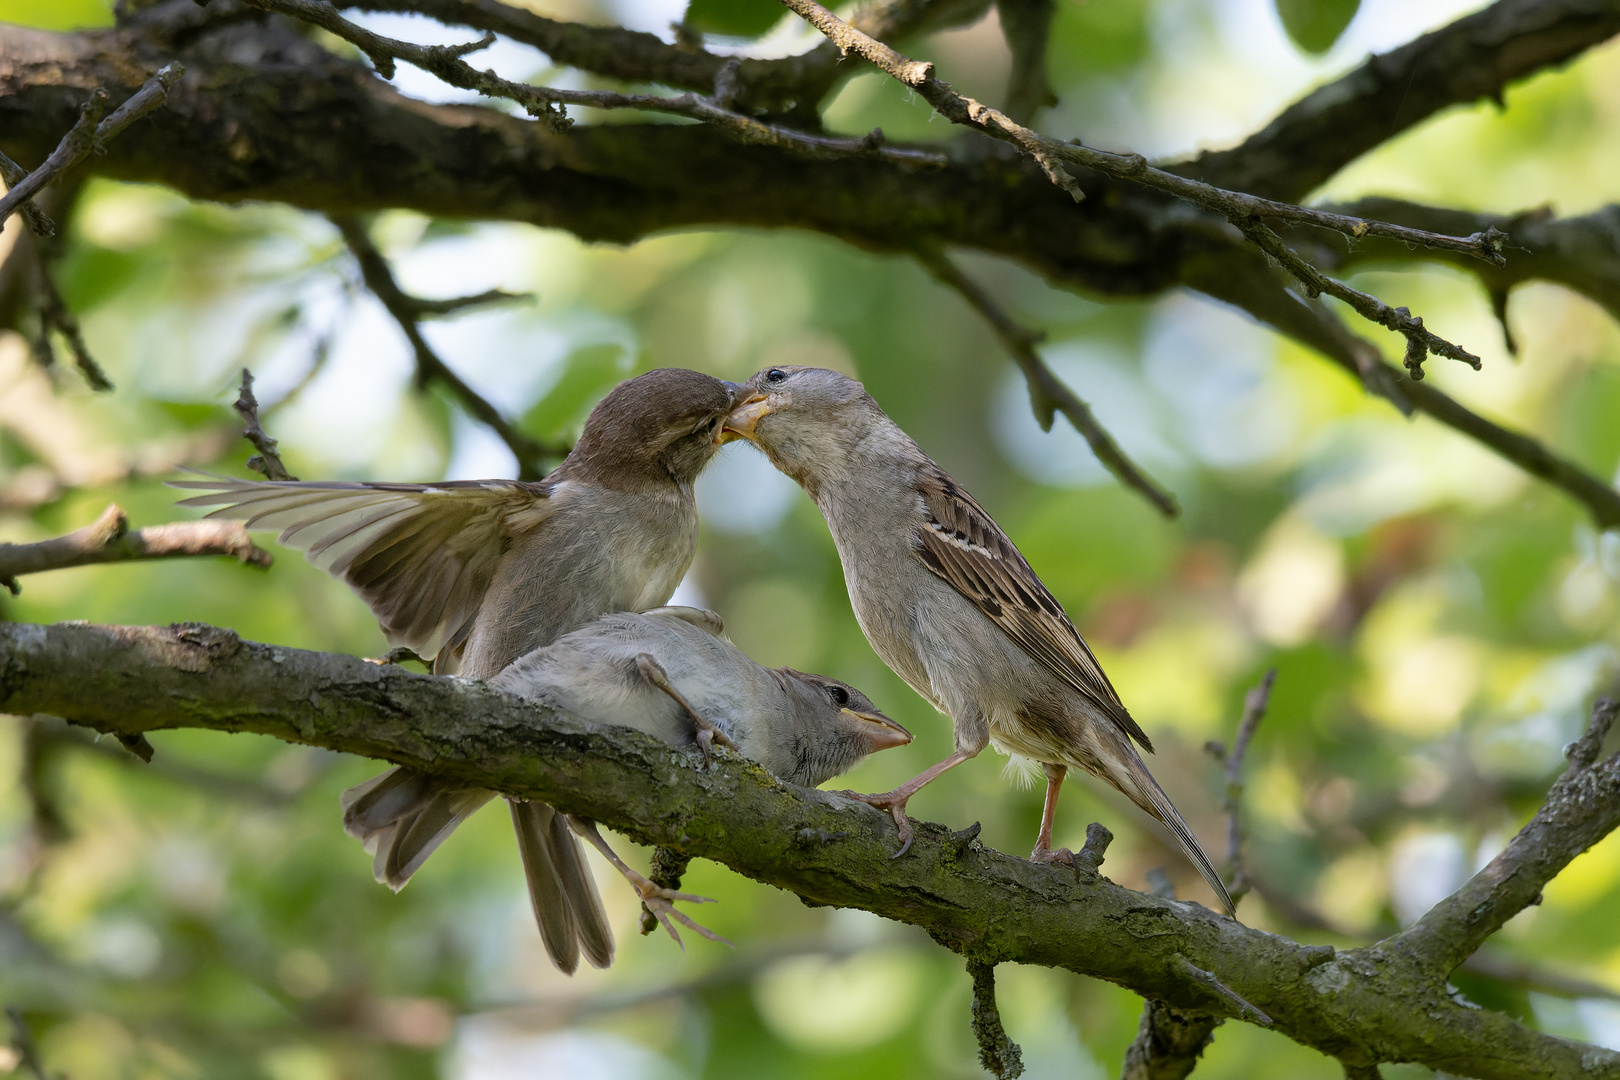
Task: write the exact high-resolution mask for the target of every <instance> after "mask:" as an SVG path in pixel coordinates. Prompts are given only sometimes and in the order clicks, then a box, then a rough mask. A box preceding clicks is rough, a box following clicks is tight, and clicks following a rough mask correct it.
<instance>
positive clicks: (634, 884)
mask: <svg viewBox="0 0 1620 1080" xmlns="http://www.w3.org/2000/svg"><path fill="white" fill-rule="evenodd" d="M568 824H569V825H570V826H572V828H573V830H574V831H575V832H576V833H578V834H579V835H580V836H583V837H584V838H585V839H586V841H587V842H588V843H589V844H590V845H591V847H593V848H595V849H596V850H597V851H600V852H601V853H602V857H603V858H604V859H606V860H607V861H608V862H610V863H612V864H613V869H615V870H617V871H618V872H619V873H621V874H623V875H624V880H626V881H628V882H629V883H630V887H631V888H632V889H634V890H636V894H637V895H638V896H640V897H641V902H642V903H643V904H645V905H647V910H648V911H650V912H652V913H653V915H654V916H656V917H657V919H658V921H659V922H660V923H662V924H663V926H664V929H665V930H668V931H669V936H670V937H672V938H674V939H675V944H677V945H679V946H680V947H681V950H682V951H683V952H684V951H685V950H686V943H685V942H684V941H682V940H681V935H680V934H678V933H676V931H675V927H674V926H672V925H671V924H670V921H669V920H670V919H674V920H675V921H676V922H679V923H680V924H681V925H682V926H684V927H686V928H687V929H688V930H695V931H697V932H698V933H700V934H702V935H703V936H704V937H706V938H708V939H709V940H710V941H719V942H722V943H724V944H726V945H730V944H731V942H729V941H726V939H725V938H723V937H721V936H720V935H719V934H717V933H715V932H714V931H713V930H710V929H709V928H708V927H706V926H703V925H701V924H700V923H697V922H694V921H693V920H692V919H690V918H688V917H687V915H686V914H685V913H684V912H681V911H677V910H676V908H675V902H676V901H677V900H685V901H686V902H687V903H689V904H712V903H714V901H713V900H711V899H710V898H709V897H707V896H693V895H692V894H691V893H683V892H676V891H675V890H674V889H666V888H664V887H663V886H662V885H659V884H656V883H655V882H653V881H652V880H651V879H649V878H647V877H646V876H645V875H642V874H639V873H637V872H636V871H635V870H632V869H631V868H630V866H629V865H628V864H627V863H625V861H624V860H623V859H621V858H619V855H618V853H617V852H615V851H614V850H613V849H612V848H611V847H609V846H608V842H607V841H606V840H604V839H602V834H601V833H599V832H597V831H596V822H594V821H592V820H591V819H590V818H582V817H575V816H574V815H573V814H569V815H568Z"/></svg>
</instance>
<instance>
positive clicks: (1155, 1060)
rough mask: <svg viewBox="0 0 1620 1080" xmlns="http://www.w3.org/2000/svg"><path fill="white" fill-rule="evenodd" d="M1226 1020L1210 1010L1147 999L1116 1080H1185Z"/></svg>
mask: <svg viewBox="0 0 1620 1080" xmlns="http://www.w3.org/2000/svg"><path fill="white" fill-rule="evenodd" d="M1225 1022H1226V1021H1225V1020H1223V1019H1222V1018H1221V1017H1219V1016H1211V1015H1210V1014H1209V1013H1204V1012H1195V1011H1194V1010H1191V1009H1178V1008H1176V1007H1175V1006H1173V1005H1166V1004H1165V1003H1164V1002H1162V1001H1152V1000H1149V1001H1148V1002H1147V1003H1146V1005H1145V1006H1144V1007H1143V1009H1142V1022H1141V1023H1140V1024H1139V1025H1138V1026H1137V1029H1136V1038H1135V1039H1134V1040H1132V1042H1131V1045H1130V1047H1129V1048H1128V1049H1126V1051H1125V1066H1124V1068H1122V1069H1121V1070H1120V1072H1119V1080H1186V1077H1188V1076H1190V1075H1191V1074H1192V1071H1193V1070H1194V1069H1196V1068H1197V1067H1198V1059H1199V1057H1201V1056H1202V1055H1203V1053H1204V1050H1205V1048H1206V1047H1208V1046H1209V1044H1210V1043H1212V1042H1214V1041H1215V1029H1216V1028H1218V1027H1220V1026H1221V1025H1222V1024H1224V1023H1225Z"/></svg>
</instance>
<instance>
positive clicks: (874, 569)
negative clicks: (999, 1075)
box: [726, 367, 1233, 914]
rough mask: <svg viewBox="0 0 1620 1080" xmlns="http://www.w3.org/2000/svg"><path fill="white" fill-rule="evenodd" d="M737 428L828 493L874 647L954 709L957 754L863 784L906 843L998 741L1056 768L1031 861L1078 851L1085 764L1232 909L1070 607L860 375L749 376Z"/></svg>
mask: <svg viewBox="0 0 1620 1080" xmlns="http://www.w3.org/2000/svg"><path fill="white" fill-rule="evenodd" d="M726 431H727V432H728V433H735V434H736V435H739V436H741V437H743V438H746V439H748V440H750V441H752V442H753V443H754V444H755V445H756V446H758V447H759V448H760V449H761V450H763V451H764V452H765V456H766V457H768V458H769V459H770V461H771V464H773V465H775V466H776V467H777V468H778V469H780V470H781V471H782V472H784V473H786V474H787V475H788V476H790V477H792V478H793V479H794V480H795V481H797V482H798V483H799V485H800V486H801V487H803V488H804V490H805V491H806V492H807V493H808V494H809V495H810V498H811V499H812V500H814V501H815V504H816V506H817V507H818V508H819V509H820V510H821V513H822V516H823V517H824V518H826V520H827V527H828V528H829V529H830V530H831V531H832V537H833V543H834V544H835V545H836V546H837V548H838V557H839V560H840V561H841V562H842V564H843V568H844V581H845V584H846V585H847V586H848V588H849V598H850V602H851V604H852V605H853V606H854V609H855V616H856V618H857V619H858V620H859V621H860V624H861V629H862V630H863V631H865V633H866V638H867V640H868V641H870V642H871V644H872V648H873V649H874V650H875V651H876V652H877V654H878V656H880V657H881V658H882V659H883V662H884V663H886V664H888V665H889V667H890V668H892V669H894V672H895V673H896V674H897V675H899V676H900V677H901V678H902V679H904V680H905V681H906V683H907V684H908V685H910V686H911V688H912V689H914V690H916V691H917V693H919V694H921V695H922V696H923V697H924V698H927V699H928V700H929V701H930V702H932V703H933V704H934V706H935V708H937V709H939V710H940V711H941V712H943V713H945V714H946V715H947V716H949V717H950V718H951V721H952V724H953V726H954V728H955V735H956V752H955V753H953V754H951V756H950V757H948V758H946V759H945V760H944V761H942V762H940V763H939V764H937V765H935V766H933V767H932V768H930V769H928V770H926V771H925V772H923V773H921V774H919V775H918V776H916V777H915V778H913V779H912V780H910V781H908V782H906V783H905V784H902V785H901V786H900V787H898V788H895V789H894V790H893V791H889V792H884V793H882V794H878V795H858V794H855V793H853V792H852V793H850V795H851V797H853V798H857V799H860V800H861V801H863V802H867V803H869V804H871V805H872V806H876V807H878V808H879V809H884V810H888V811H889V812H890V813H891V814H892V815H893V817H894V821H895V825H896V826H897V827H898V828H899V830H900V837H901V840H902V843H901V846H900V852H899V853H897V854H903V853H904V852H905V851H906V849H907V848H908V847H909V846H910V844H911V826H910V824H909V822H908V821H907V819H906V814H905V808H906V802H907V800H908V799H910V798H911V796H912V795H914V794H916V792H917V791H918V790H919V789H921V788H922V787H923V786H924V785H926V784H928V783H929V782H930V781H932V780H934V779H935V778H936V777H938V776H939V775H940V774H942V773H944V772H945V771H946V770H948V769H951V768H953V767H955V766H956V765H959V764H961V763H962V762H964V761H966V760H968V759H969V758H971V757H973V756H975V755H976V754H978V753H979V751H981V750H983V749H984V747H985V744H986V743H993V744H994V745H995V746H996V748H997V749H998V750H1001V751H1003V752H1005V753H1011V754H1019V755H1022V756H1024V757H1027V758H1030V759H1032V760H1034V761H1038V762H1040V763H1041V765H1042V767H1043V769H1044V770H1045V772H1046V778H1047V784H1046V804H1045V807H1044V810H1043V812H1042V815H1041V828H1040V833H1039V834H1038V835H1037V837H1036V840H1035V850H1034V851H1033V852H1032V853H1031V855H1030V858H1032V859H1035V860H1038V861H1054V860H1057V861H1068V862H1072V861H1073V855H1071V854H1070V853H1069V852H1068V851H1067V850H1062V849H1060V850H1057V851H1054V850H1053V849H1052V846H1051V844H1052V817H1053V814H1054V812H1055V811H1056V809H1057V796H1058V790H1059V788H1060V787H1061V786H1062V784H1063V778H1064V776H1065V775H1066V774H1067V772H1068V770H1069V769H1071V768H1080V769H1084V770H1085V771H1086V772H1089V773H1091V774H1092V775H1094V776H1098V777H1101V778H1102V779H1103V780H1106V781H1107V782H1108V783H1110V784H1112V785H1113V786H1114V787H1116V788H1118V789H1119V790H1120V791H1121V792H1123V793H1124V794H1125V795H1126V797H1128V798H1129V799H1130V800H1131V801H1132V802H1134V803H1136V805H1137V806H1140V807H1141V808H1142V809H1143V810H1145V811H1147V812H1148V813H1149V814H1151V815H1153V817H1155V818H1157V819H1158V820H1159V821H1161V822H1162V823H1163V824H1164V825H1165V826H1166V827H1167V828H1168V829H1169V830H1170V832H1171V833H1172V834H1173V835H1174V836H1175V838H1176V840H1177V841H1178V842H1179V843H1180V845H1181V848H1182V850H1183V851H1184V852H1186V854H1187V857H1188V859H1190V860H1191V861H1192V863H1193V865H1194V866H1195V867H1197V868H1198V872H1199V873H1200V874H1202V875H1203V877H1204V880H1205V881H1207V882H1209V886H1210V888H1212V889H1213V890H1215V895H1216V896H1217V897H1218V898H1219V899H1220V901H1221V903H1222V905H1223V906H1224V907H1225V909H1226V911H1227V913H1228V914H1231V913H1232V911H1233V907H1232V899H1231V897H1230V896H1229V895H1228V893H1227V891H1226V886H1225V885H1224V884H1223V883H1222V881H1221V878H1220V875H1219V874H1217V873H1216V872H1215V867H1214V865H1213V864H1212V863H1211V862H1210V860H1209V856H1208V855H1206V854H1205V853H1204V849H1203V848H1201V847H1200V846H1199V844H1198V840H1197V838H1195V837H1194V836H1193V833H1192V830H1191V829H1189V828H1188V827H1187V823H1186V822H1185V821H1183V820H1182V818H1181V815H1180V814H1179V813H1177V812H1176V808H1175V807H1174V806H1173V805H1171V803H1170V799H1169V797H1168V796H1166V795H1165V793H1164V789H1163V788H1161V787H1160V786H1159V784H1158V782H1157V781H1156V780H1154V779H1153V776H1152V774H1151V773H1149V772H1148V769H1147V766H1146V765H1145V764H1143V762H1142V759H1141V757H1140V756H1139V755H1138V754H1137V752H1136V749H1135V748H1134V747H1133V746H1132V745H1131V742H1132V740H1135V742H1136V743H1138V744H1139V745H1140V746H1141V747H1142V748H1143V749H1144V750H1147V751H1148V752H1150V753H1151V752H1152V750H1153V744H1152V743H1151V742H1150V741H1149V739H1148V737H1147V734H1146V733H1145V732H1144V731H1143V730H1142V729H1141V727H1139V726H1138V725H1137V723H1136V721H1135V720H1133V719H1131V714H1130V713H1129V712H1127V711H1126V709H1125V706H1124V704H1123V703H1121V701H1120V700H1119V695H1118V694H1117V693H1115V691H1114V688H1113V686H1112V685H1111V684H1110V683H1109V681H1108V676H1106V675H1104V674H1103V670H1102V668H1101V666H1099V665H1098V663H1097V659H1096V657H1094V656H1092V654H1091V649H1090V648H1089V647H1087V645H1086V643H1085V642H1084V641H1083V640H1082V639H1081V637H1080V633H1079V631H1077V630H1076V629H1075V628H1074V624H1073V623H1071V622H1070V621H1069V617H1068V615H1066V614H1065V613H1064V611H1063V606H1062V605H1061V604H1059V603H1058V602H1057V600H1056V598H1054V597H1053V596H1052V594H1051V592H1049V591H1048V590H1047V588H1046V586H1045V585H1043V584H1042V583H1041V580H1040V578H1038V577H1037V576H1036V575H1035V571H1034V570H1032V569H1030V565H1029V563H1028V562H1026V561H1025V560H1024V557H1023V555H1021V554H1020V553H1019V551H1018V549H1017V548H1016V547H1015V546H1013V542H1012V541H1011V540H1009V539H1008V538H1007V534H1006V533H1004V532H1002V531H1001V528H1000V527H999V526H997V525H996V523H995V522H994V521H992V520H991V518H990V515H989V514H987V513H985V511H984V508H983V507H981V506H980V505H979V504H978V503H977V502H975V501H974V500H973V497H972V496H971V495H969V494H968V493H967V492H966V491H964V490H962V488H961V486H960V485H958V484H957V483H956V481H955V480H953V479H951V477H950V475H949V474H947V473H946V472H945V470H944V469H942V468H940V467H939V465H938V464H937V463H935V462H934V460H933V459H932V458H930V457H929V456H928V455H927V454H925V453H923V451H922V449H921V448H920V447H919V446H918V445H917V444H916V443H915V442H913V441H912V440H911V438H910V437H909V436H907V435H906V433H905V432H904V431H902V430H900V427H899V425H897V424H895V422H894V421H892V420H890V419H889V418H888V416H886V415H885V414H884V412H883V410H882V409H880V408H878V405H877V402H875V401H873V400H872V398H871V397H870V396H869V395H868V394H867V393H866V390H865V388H863V387H862V386H861V384H860V383H858V382H856V381H855V380H854V379H851V378H849V377H848V376H846V375H842V374H840V373H838V372H836V371H828V370H826V369H823V368H807V367H773V368H768V369H766V370H764V371H761V372H759V373H758V374H756V375H755V376H754V377H753V378H752V379H750V380H749V381H748V382H747V383H745V384H744V386H743V393H742V395H741V400H740V402H739V404H738V406H737V408H736V409H735V410H734V411H733V412H732V414H731V415H730V417H728V418H727V420H726Z"/></svg>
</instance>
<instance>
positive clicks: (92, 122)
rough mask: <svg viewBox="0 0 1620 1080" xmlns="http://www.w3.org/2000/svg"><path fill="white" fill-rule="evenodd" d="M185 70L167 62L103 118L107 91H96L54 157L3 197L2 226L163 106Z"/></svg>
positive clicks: (11, 188) (1, 207)
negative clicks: (105, 144)
mask: <svg viewBox="0 0 1620 1080" xmlns="http://www.w3.org/2000/svg"><path fill="white" fill-rule="evenodd" d="M185 73H186V69H185V68H184V67H182V66H181V65H180V64H178V63H171V64H166V65H165V66H164V67H163V68H162V69H161V70H160V71H159V72H158V73H157V74H156V75H154V76H152V77H151V78H150V79H148V80H147V81H146V83H145V84H144V85H143V86H142V87H141V88H140V89H139V90H137V91H136V92H135V93H134V94H133V95H132V96H131V97H130V99H129V100H128V101H126V102H124V103H123V104H122V105H120V106H119V107H118V109H117V110H116V111H115V112H114V113H113V114H112V115H111V116H109V117H107V118H106V119H105V120H102V119H101V114H102V113H103V112H105V111H106V108H107V91H105V90H101V89H97V90H95V91H93V92H92V93H91V95H90V100H88V101H86V102H85V103H84V104H83V105H81V106H80V107H79V119H78V121H77V122H76V123H75V124H74V125H73V127H72V128H71V129H69V131H68V133H67V134H66V135H64V136H63V137H62V141H61V142H60V143H58V144H57V147H56V149H55V150H53V151H51V156H50V157H48V158H46V159H45V161H44V163H43V164H42V165H40V167H39V168H37V169H35V170H34V171H33V172H31V173H29V174H28V175H27V176H25V177H23V178H21V179H20V180H19V181H18V182H17V183H16V184H15V185H11V187H10V190H9V191H7V192H6V194H5V197H4V198H0V228H4V227H5V221H6V219H7V218H9V217H10V216H11V215H12V214H14V213H16V212H17V210H18V209H19V208H20V207H21V206H22V205H23V204H24V203H26V202H27V201H28V200H29V199H31V198H33V197H34V195H35V194H36V193H38V191H39V189H40V188H42V187H44V186H45V185H46V184H48V183H50V181H51V179H52V178H53V177H55V176H56V174H57V173H60V172H61V171H62V170H64V169H67V168H70V167H71V166H73V165H75V164H77V163H78V161H79V159H80V158H82V157H84V155H86V154H88V153H89V152H90V151H91V150H94V149H97V148H99V147H100V145H101V144H102V143H103V142H105V141H106V140H108V139H111V138H113V137H114V136H116V135H117V134H118V133H119V132H121V131H123V130H124V129H125V128H127V127H128V126H129V125H130V124H132V123H134V122H135V121H136V120H137V119H139V118H140V117H142V116H145V115H146V114H147V113H150V112H152V111H154V110H156V109H157V108H159V107H160V106H161V105H162V104H163V102H164V101H165V100H166V99H167V97H168V93H169V87H171V86H173V85H174V84H175V83H176V82H178V81H179V80H180V76H182V75H184V74H185ZM8 184H9V181H8Z"/></svg>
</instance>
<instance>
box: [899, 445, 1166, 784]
mask: <svg viewBox="0 0 1620 1080" xmlns="http://www.w3.org/2000/svg"><path fill="white" fill-rule="evenodd" d="M917 492H918V494H920V495H921V496H922V498H923V503H924V505H925V506H926V507H927V511H928V522H927V523H926V524H924V525H921V526H919V527H918V528H917V530H916V531H915V532H914V534H913V537H914V539H915V542H916V548H915V550H916V552H917V557H918V558H919V559H921V560H922V563H923V565H924V566H926V567H928V569H929V570H931V571H933V572H934V573H935V574H937V575H938V576H939V577H941V578H944V579H945V580H946V581H948V582H950V583H951V585H952V586H953V587H955V589H956V591H957V592H959V593H961V594H962V595H963V596H965V597H967V598H968V599H969V600H972V601H973V602H974V603H975V604H977V605H978V607H979V610H980V611H982V612H984V614H985V615H986V616H987V617H988V618H989V619H990V621H991V622H993V623H995V624H996V625H997V626H999V627H1000V628H1001V629H1002V631H1003V632H1004V633H1006V635H1007V636H1008V637H1010V638H1012V639H1013V640H1014V641H1016V642H1017V643H1018V644H1019V645H1020V646H1022V647H1023V649H1024V651H1025V652H1027V653H1029V654H1030V655H1031V656H1033V657H1034V658H1035V659H1036V660H1038V661H1040V663H1041V664H1042V666H1044V667H1045V668H1047V670H1049V671H1051V672H1052V673H1053V674H1054V675H1057V676H1058V677H1059V678H1061V679H1063V680H1064V681H1065V682H1067V683H1068V684H1069V685H1070V686H1072V687H1074V689H1076V690H1078V691H1079V692H1080V693H1082V694H1084V695H1085V696H1086V697H1087V698H1089V699H1090V700H1091V701H1092V702H1093V703H1094V704H1096V705H1097V707H1098V708H1100V709H1102V710H1103V711H1104V712H1105V713H1107V714H1108V716H1109V718H1110V719H1112V720H1113V721H1114V723H1115V724H1117V725H1118V726H1119V729H1120V730H1121V731H1122V732H1124V733H1125V734H1126V735H1127V736H1129V737H1130V738H1132V739H1135V740H1136V741H1137V742H1138V743H1140V744H1141V745H1142V748H1143V749H1144V750H1147V751H1148V752H1150V753H1151V752H1152V750H1153V743H1152V742H1151V741H1150V740H1149V739H1148V737H1147V733H1146V732H1145V731H1143V730H1142V728H1141V727H1140V726H1139V725H1138V724H1137V722H1136V721H1135V720H1133V719H1131V714H1130V713H1129V712H1127V711H1126V710H1125V705H1124V703H1123V702H1121V701H1120V700H1119V694H1118V693H1116V692H1115V690H1114V686H1113V684H1112V683H1110V682H1109V681H1108V676H1107V675H1105V674H1103V669H1102V665H1100V664H1098V663H1097V658H1096V657H1095V656H1093V655H1092V654H1091V648H1090V647H1089V646H1088V645H1087V644H1086V643H1085V640H1084V639H1083V638H1081V637H1080V631H1078V630H1076V629H1075V628H1074V624H1073V623H1071V622H1070V621H1069V617H1068V615H1066V614H1065V613H1064V611H1063V605H1062V604H1059V603H1058V602H1057V598H1056V597H1054V596H1053V595H1052V594H1051V592H1050V591H1049V590H1048V589H1047V588H1046V586H1045V585H1043V584H1042V583H1041V579H1040V578H1039V577H1037V576H1036V575H1035V571H1034V570H1032V569H1031V568H1030V565H1029V563H1028V562H1026V561H1025V559H1024V556H1023V555H1022V554H1021V553H1020V552H1019V550H1018V548H1016V547H1015V546H1013V542H1012V541H1011V540H1010V539H1008V538H1007V534H1006V533H1004V532H1002V531H1001V527H1000V526H999V525H997V524H996V523H995V521H994V520H992V519H991V517H990V515H989V514H987V513H985V510H984V508H983V507H982V506H980V505H979V504H978V503H977V502H975V501H974V500H973V496H971V495H969V494H968V493H967V492H965V491H963V490H962V489H961V488H960V487H958V486H957V484H956V481H954V480H952V479H951V478H950V476H949V475H947V474H946V473H945V471H944V470H942V469H936V470H931V471H927V472H924V473H923V474H922V475H921V476H919V477H918V481H917Z"/></svg>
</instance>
